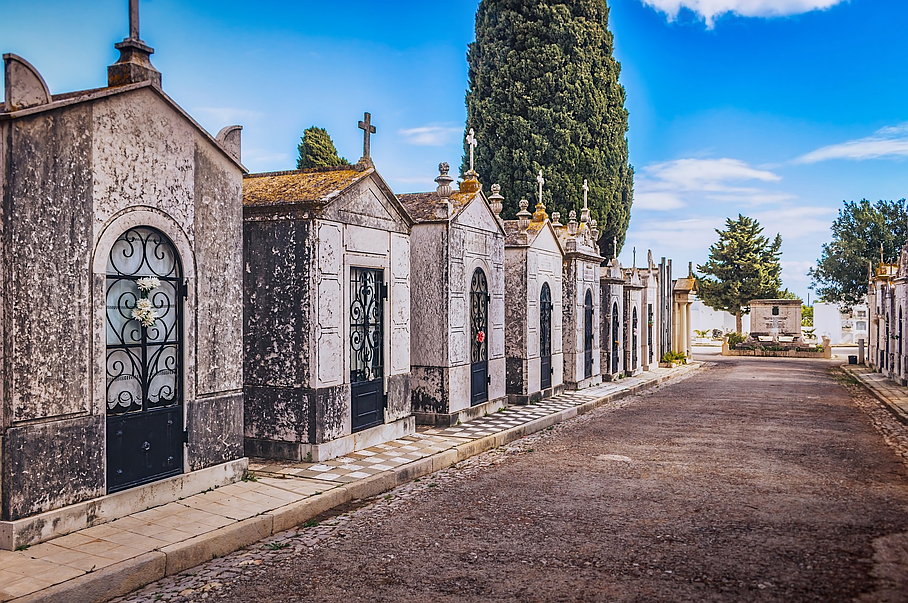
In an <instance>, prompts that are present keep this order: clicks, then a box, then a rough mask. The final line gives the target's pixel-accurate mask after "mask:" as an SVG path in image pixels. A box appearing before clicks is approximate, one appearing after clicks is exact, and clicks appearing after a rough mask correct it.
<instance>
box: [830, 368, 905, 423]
mask: <svg viewBox="0 0 908 603" xmlns="http://www.w3.org/2000/svg"><path fill="white" fill-rule="evenodd" d="M842 370H843V371H845V372H846V373H848V374H849V375H851V376H852V377H854V378H855V379H857V381H858V383H860V384H861V386H862V387H863V388H864V389H866V390H867V391H868V392H870V395H872V396H873V397H874V398H876V399H877V400H879V401H880V402H881V403H882V404H883V406H885V407H886V410H888V411H889V412H890V413H892V415H893V416H895V418H896V419H898V421H899V422H900V423H902V424H903V425H908V414H905V412H904V411H903V410H902V409H901V408H899V407H898V406H896V405H895V404H893V402H892V400H890V399H889V398H888V397H887V396H886V395H885V394H883V393H882V392H880V391H878V390H877V389H876V388H875V387H873V386H872V385H871V384H870V383H867V382H866V381H864V380H863V379H861V375H860V374H859V373H857V372H855V371H853V370H852V369H851V367H849V366H848V365H847V364H845V365H842ZM906 394H908V390H906Z"/></svg>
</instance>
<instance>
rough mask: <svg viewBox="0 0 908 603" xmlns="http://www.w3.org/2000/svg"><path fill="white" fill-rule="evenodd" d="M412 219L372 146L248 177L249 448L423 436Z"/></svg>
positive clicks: (329, 454) (265, 451) (280, 449)
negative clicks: (352, 158) (413, 376)
mask: <svg viewBox="0 0 908 603" xmlns="http://www.w3.org/2000/svg"><path fill="white" fill-rule="evenodd" d="M368 121H369V120H368V114H367V119H366V122H367V123H368ZM367 140H368V131H367ZM410 227H411V220H410V218H409V216H408V215H407V213H406V211H404V209H403V208H402V207H401V205H400V203H399V202H398V200H397V198H396V197H395V196H394V194H393V193H392V192H391V190H390V188H388V185H387V184H386V183H385V181H384V180H383V179H382V177H381V176H380V175H379V174H378V172H377V171H376V170H375V167H374V166H373V164H372V161H371V159H370V158H369V157H368V147H367V149H366V153H365V154H364V157H363V159H361V160H360V162H359V163H357V164H356V165H347V166H339V167H326V168H312V169H308V170H302V171H300V170H296V171H286V172H271V173H265V174H251V175H249V176H247V177H246V178H245V179H244V181H243V238H244V251H243V253H244V259H245V274H244V279H243V287H244V292H245V296H244V297H245V307H244V321H245V332H244V334H243V347H244V361H245V362H244V367H245V372H244V381H245V385H244V393H245V399H246V412H245V436H246V451H247V454H249V455H250V456H264V457H270V458H279V459H288V460H294V461H321V460H326V459H329V458H333V457H337V456H341V455H343V454H347V453H349V452H353V451H355V450H360V449H362V448H366V447H369V446H373V445H375V444H378V443H381V442H385V441H388V440H393V439H396V438H399V437H402V436H405V435H408V434H411V433H413V431H414V429H415V423H414V420H413V417H412V413H411V409H410V342H411V333H410V329H411V326H410V325H411V322H410V279H411V276H410Z"/></svg>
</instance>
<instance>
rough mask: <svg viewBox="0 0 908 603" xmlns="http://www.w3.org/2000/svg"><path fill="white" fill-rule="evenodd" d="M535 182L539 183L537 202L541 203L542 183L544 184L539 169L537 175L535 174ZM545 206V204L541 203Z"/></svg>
mask: <svg viewBox="0 0 908 603" xmlns="http://www.w3.org/2000/svg"><path fill="white" fill-rule="evenodd" d="M536 182H538V183H539V203H542V185H543V184H545V178H543V177H542V170H539V175H538V176H536ZM543 207H545V205H543Z"/></svg>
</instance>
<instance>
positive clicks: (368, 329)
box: [350, 268, 385, 431]
mask: <svg viewBox="0 0 908 603" xmlns="http://www.w3.org/2000/svg"><path fill="white" fill-rule="evenodd" d="M383 286H384V272H383V271H382V270H376V269H374V268H350V390H351V405H350V409H351V412H352V419H351V430H352V431H362V430H363V429H368V428H369V427H374V426H375V425H380V424H381V423H382V422H383V421H384V409H385V382H384V377H385V363H384V354H383V349H384V340H385V337H384V322H385V309H384V303H383V295H382V288H383Z"/></svg>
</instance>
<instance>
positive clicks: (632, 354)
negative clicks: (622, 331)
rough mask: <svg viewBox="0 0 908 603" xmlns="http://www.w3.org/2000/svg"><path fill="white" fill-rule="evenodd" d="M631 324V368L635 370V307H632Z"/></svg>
mask: <svg viewBox="0 0 908 603" xmlns="http://www.w3.org/2000/svg"><path fill="white" fill-rule="evenodd" d="M631 325H632V327H631V369H633V370H637V326H638V325H637V308H634V314H633V319H632V323H631Z"/></svg>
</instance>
